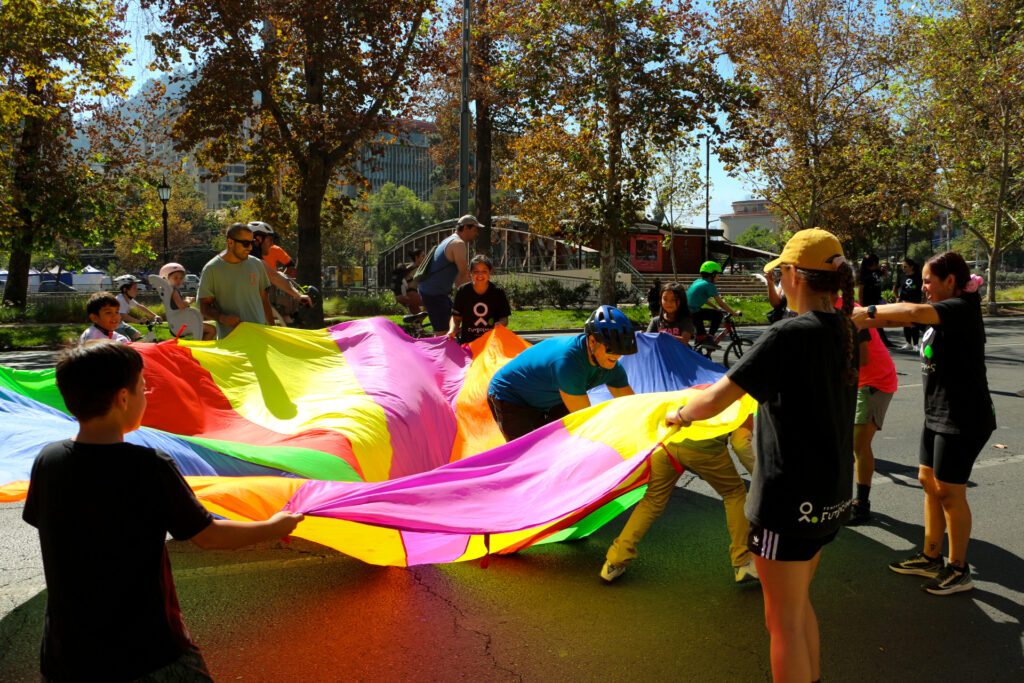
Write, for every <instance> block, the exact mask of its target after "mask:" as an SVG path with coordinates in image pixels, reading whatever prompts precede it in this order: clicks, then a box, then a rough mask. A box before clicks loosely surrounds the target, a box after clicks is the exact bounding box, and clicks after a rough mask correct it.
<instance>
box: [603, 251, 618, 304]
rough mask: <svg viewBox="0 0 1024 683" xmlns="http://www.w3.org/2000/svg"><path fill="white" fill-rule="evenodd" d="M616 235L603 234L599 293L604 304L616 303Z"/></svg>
mask: <svg viewBox="0 0 1024 683" xmlns="http://www.w3.org/2000/svg"><path fill="white" fill-rule="evenodd" d="M616 270H618V269H617V268H616V263H615V237H613V236H611V235H602V236H601V280H600V284H599V287H598V294H599V297H600V299H601V303H602V304H607V305H609V306H614V305H615V271H616Z"/></svg>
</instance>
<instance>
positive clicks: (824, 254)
mask: <svg viewBox="0 0 1024 683" xmlns="http://www.w3.org/2000/svg"><path fill="white" fill-rule="evenodd" d="M845 260H846V258H845V257H844V256H843V246H842V245H841V244H839V240H838V239H836V236H835V235H833V234H832V233H830V232H829V231H828V230H822V229H821V228H808V229H806V230H801V231H799V232H798V233H796V234H795V235H793V237H791V238H790V240H789V241H788V242H786V246H785V248H784V249H783V250H782V256H780V257H779V258H777V259H775V260H774V261H771V262H770V263H768V264H767V265H765V267H764V272H766V273H770V272H771V271H772V270H774V269H775V268H778V267H779V265H780V264H783V263H788V264H790V265H794V266H796V267H797V268H803V269H804V270H836V269H838V268H839V265H840V264H841V263H843V262H844V261H845Z"/></svg>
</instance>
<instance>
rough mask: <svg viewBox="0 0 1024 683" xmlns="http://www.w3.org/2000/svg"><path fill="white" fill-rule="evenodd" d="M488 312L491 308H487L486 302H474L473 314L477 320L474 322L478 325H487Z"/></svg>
mask: <svg viewBox="0 0 1024 683" xmlns="http://www.w3.org/2000/svg"><path fill="white" fill-rule="evenodd" d="M488 312H489V309H488V308H487V304H486V303H484V302H483V301H478V302H476V303H475V304H473V315H475V316H476V322H474V323H473V324H474V325H476V326H477V327H487V313H488Z"/></svg>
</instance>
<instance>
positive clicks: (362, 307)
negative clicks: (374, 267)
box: [330, 292, 405, 317]
mask: <svg viewBox="0 0 1024 683" xmlns="http://www.w3.org/2000/svg"><path fill="white" fill-rule="evenodd" d="M330 308H331V309H332V310H333V311H336V312H340V313H344V314H346V315H351V316H353V317H366V316H374V315H399V314H401V313H402V312H404V310H405V309H404V308H403V307H402V306H401V305H400V304H399V303H398V302H397V301H395V295H394V294H392V293H391V292H386V293H385V294H383V295H381V296H349V297H345V298H343V299H341V300H340V301H338V303H334V300H332V305H331V306H330Z"/></svg>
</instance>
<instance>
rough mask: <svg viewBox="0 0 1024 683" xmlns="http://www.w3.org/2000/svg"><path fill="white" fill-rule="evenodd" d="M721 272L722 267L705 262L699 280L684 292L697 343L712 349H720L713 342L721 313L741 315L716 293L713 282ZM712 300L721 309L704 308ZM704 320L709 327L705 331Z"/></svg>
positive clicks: (719, 323)
mask: <svg viewBox="0 0 1024 683" xmlns="http://www.w3.org/2000/svg"><path fill="white" fill-rule="evenodd" d="M721 272H722V266H720V265H718V263H716V262H715V261H705V262H704V263H702V264H701V266H700V279H698V280H694V282H693V284H692V285H690V288H689V289H688V290H686V299H687V304H688V305H689V307H690V315H691V316H692V317H693V324H694V325H696V326H697V343H698V344H703V345H705V346H709V347H710V348H713V349H720V348H722V347H720V346H719V345H718V344H716V343H715V340H714V336H715V332H717V331H718V326H719V325H721V324H722V312H723V311H725V312H726V313H730V314H732V315H734V316H741V315H743V313H742V312H741V311H734V310H733V309H732V308H730V307H729V304H727V303H725V301H724V300H723V299H722V296H721V295H720V294H719V293H718V287H716V286H715V280H717V279H718V274H719V273H721ZM712 298H713V299H714V300H715V303H717V304H718V305H719V306H720V307H721V308H715V307H711V308H704V304H706V303H707V302H708V300H709V299H712ZM705 320H706V321H708V322H709V323H710V325H711V327H710V328H709V329H707V330H705V328H704V321H705Z"/></svg>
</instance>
